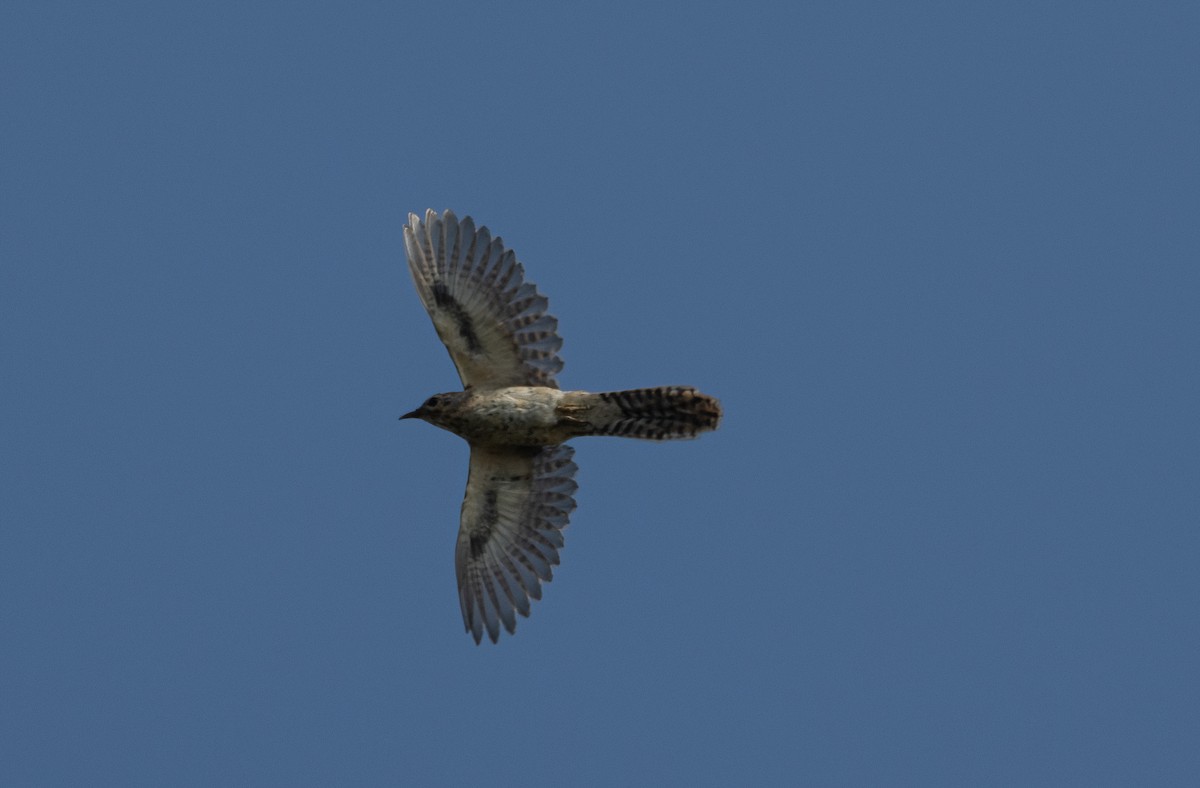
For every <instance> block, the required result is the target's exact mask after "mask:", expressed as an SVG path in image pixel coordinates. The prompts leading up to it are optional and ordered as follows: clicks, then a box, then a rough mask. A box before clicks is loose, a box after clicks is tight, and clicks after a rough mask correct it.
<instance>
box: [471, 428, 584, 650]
mask: <svg viewBox="0 0 1200 788" xmlns="http://www.w3.org/2000/svg"><path fill="white" fill-rule="evenodd" d="M574 453H575V450H574V449H572V448H571V447H570V446H562V445H559V446H546V447H544V448H541V449H537V448H515V447H514V448H499V449H495V448H487V449H485V448H481V447H479V446H474V445H472V446H471V473H470V476H469V477H468V479H467V495H466V497H465V498H464V499H463V506H462V523H461V525H460V526H459V529H458V545H457V547H456V549H455V552H454V565H455V569H456V570H457V572H458V599H459V602H460V603H461V605H462V614H463V623H464V624H465V625H466V628H467V631H468V632H470V633H471V634H472V635H473V636H474V638H475V642H476V643H479V642H480V640H481V639H482V638H483V632H484V629H485V628H486V629H487V634H488V637H489V638H491V640H492V642H493V643H495V642H496V640H497V639H499V637H500V625H501V624H503V625H504V628H505V629H507V630H508V632H509V634H512V633H513V632H514V631H515V630H516V627H517V620H516V616H515V613H520V614H521V615H523V616H528V615H529V600H530V599H531V598H532V599H541V598H542V581H543V580H545V581H549V580H550V579H551V577H552V569H551V567H552V566H554V565H556V564H558V551H559V549H560V548H562V546H563V535H562V529H564V528H566V527H567V521H568V519H569V518H570V516H571V512H572V511H573V510H574V509H575V499H574V498H573V497H572V495H573V494H574V492H575V490H576V488H577V486H578V485H576V484H575V481H574V479H573V478H572V477H574V475H575V470H576V465H575V463H574V462H573V461H572V460H571V457H572V455H574Z"/></svg>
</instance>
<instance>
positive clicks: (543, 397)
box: [454, 386, 569, 446]
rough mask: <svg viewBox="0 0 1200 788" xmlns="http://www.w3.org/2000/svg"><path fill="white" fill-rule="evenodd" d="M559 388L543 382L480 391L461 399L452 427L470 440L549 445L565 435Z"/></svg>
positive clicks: (486, 443)
mask: <svg viewBox="0 0 1200 788" xmlns="http://www.w3.org/2000/svg"><path fill="white" fill-rule="evenodd" d="M562 394H563V393H562V392H561V391H559V390H558V389H552V388H545V387H542V386H513V387H510V388H503V389H494V390H490V391H481V392H479V393H477V394H474V395H472V396H471V397H469V398H468V399H467V400H466V402H464V403H463V408H462V412H461V413H460V414H459V415H460V417H461V418H460V419H459V420H458V423H457V424H456V425H455V429H454V431H455V432H457V433H458V434H459V435H461V436H462V437H464V438H466V439H467V440H468V441H470V442H472V443H478V444H482V445H498V446H549V445H553V444H556V443H561V442H562V441H563V440H565V439H566V438H567V437H569V436H567V435H565V434H563V432H562V430H561V429H559V427H558V415H557V408H558V403H559V400H560V399H561V398H562Z"/></svg>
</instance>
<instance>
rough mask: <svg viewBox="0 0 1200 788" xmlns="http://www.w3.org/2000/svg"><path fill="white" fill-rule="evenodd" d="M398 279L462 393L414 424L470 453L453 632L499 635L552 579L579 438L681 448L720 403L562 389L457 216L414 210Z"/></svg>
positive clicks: (499, 250) (551, 357) (474, 234)
mask: <svg viewBox="0 0 1200 788" xmlns="http://www.w3.org/2000/svg"><path fill="white" fill-rule="evenodd" d="M404 248H405V251H406V252H407V254H408V270H409V272H410V273H411V274H412V278H413V283H414V284H415V285H416V287H417V294H418V295H419V296H420V297H421V303H423V304H424V305H425V309H426V310H427V311H428V312H429V316H430V317H431V318H433V325H434V328H435V329H437V333H438V336H439V337H440V338H441V340H442V342H443V343H444V344H445V345H446V349H447V350H449V351H450V359H451V361H453V362H454V366H455V367H456V368H457V369H458V376H459V377H460V378H461V379H462V384H463V391H454V392H449V393H446V394H436V395H434V396H432V397H430V398H429V399H427V400H425V402H424V404H422V405H421V407H419V408H417V409H416V410H414V411H412V412H411V413H406V414H404V415H403V416H401V417H400V418H402V419H409V418H415V419H422V420H424V421H427V422H429V423H430V424H433V425H435V426H438V427H441V428H442V429H446V430H449V431H450V432H453V433H455V434H456V435H458V436H460V437H462V438H464V439H466V441H467V443H469V444H470V446H471V460H470V471H469V474H468V476H467V492H466V496H465V497H464V498H463V504H462V517H461V521H460V523H459V529H458V543H457V545H456V547H455V551H454V566H455V570H456V572H457V575H458V599H459V604H460V605H461V607H462V615H463V623H464V625H465V626H466V630H467V632H469V633H471V635H472V636H473V637H474V638H475V642H476V644H478V643H480V642H481V641H482V639H483V633H484V631H485V630H486V632H487V635H488V637H489V638H490V639H491V641H492V642H493V643H495V642H496V641H497V640H498V639H499V637H500V627H501V626H503V627H504V629H506V630H508V632H509V634H512V633H513V632H514V631H515V630H516V627H517V619H516V614H518V613H519V614H521V615H522V616H528V615H529V602H530V600H531V599H541V597H542V581H547V582H548V581H549V580H550V579H551V577H552V567H553V566H554V565H556V564H558V551H559V550H560V549H561V548H562V546H563V535H562V531H563V529H564V528H566V526H567V521H568V519H569V518H570V516H571V512H572V511H573V510H574V509H575V500H574V498H573V495H574V493H575V490H576V489H577V485H576V484H575V481H574V478H573V477H574V476H575V471H576V465H575V463H574V461H573V460H572V459H571V458H572V457H573V456H574V453H575V450H574V449H573V448H571V447H570V446H567V445H565V443H564V442H565V441H567V440H570V439H571V438H577V437H581V436H584V435H619V436H624V437H629V438H643V439H646V440H656V441H657V440H671V439H675V438H694V437H696V436H697V435H699V434H700V433H702V432H708V431H709V430H714V429H716V428H717V424H718V423H719V422H720V420H721V404H720V402H718V401H717V400H716V399H715V398H713V397H710V396H708V395H706V394H701V393H700V392H699V391H696V390H695V389H693V388H691V387H689V386H660V387H657V388H647V389H633V390H630V391H611V392H602V393H590V392H586V391H562V390H560V389H559V387H558V383H557V382H556V381H555V379H554V376H555V375H556V374H557V373H558V372H559V371H560V370H561V369H562V366H563V363H562V360H561V359H560V358H559V357H558V350H559V348H560V347H562V339H561V338H560V337H559V336H558V320H557V319H556V318H554V317H553V316H552V315H549V314H547V313H546V308H547V306H548V303H549V302H548V301H547V299H546V297H545V296H544V295H542V294H541V293H539V292H538V289H537V287H535V286H534V285H533V283H531V282H527V281H525V278H524V275H525V270H524V268H523V266H522V265H521V263H519V262H518V261H517V258H516V256H515V255H514V254H513V252H512V250H511V249H506V248H505V246H504V242H503V241H502V240H501V239H500V238H499V237H496V238H493V237H492V235H491V233H489V232H488V229H487V228H486V227H478V228H476V227H475V223H474V222H473V221H471V218H470V217H463V219H462V220H461V221H460V220H459V219H458V218H456V217H455V215H454V213H453V212H451V211H446V212H445V213H444V214H442V215H441V216H439V215H438V214H437V212H435V211H433V210H429V211H426V213H425V219H424V221H422V220H421V218H420V217H419V216H417V215H416V214H409V219H408V224H407V225H406V226H405V228H404Z"/></svg>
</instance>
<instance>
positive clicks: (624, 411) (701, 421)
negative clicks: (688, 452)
mask: <svg viewBox="0 0 1200 788" xmlns="http://www.w3.org/2000/svg"><path fill="white" fill-rule="evenodd" d="M595 396H596V397H597V398H598V399H599V400H600V404H599V405H598V406H597V407H596V408H595V410H594V412H593V413H592V414H590V415H591V418H589V419H588V421H589V422H591V426H592V427H593V431H592V432H591V434H592V435H622V436H625V437H629V438H642V439H644V440H653V441H662V440H674V439H677V438H694V437H696V436H697V435H699V434H700V433H702V432H708V431H709V430H715V429H716V428H717V425H718V424H720V423H721V403H720V402H718V401H717V399H716V398H715V397H710V396H708V395H707V394H701V393H700V392H699V391H696V390H695V389H694V388H691V387H690V386H658V387H657V388H650V389H631V390H629V391H606V392H603V393H600V394H596V395H595Z"/></svg>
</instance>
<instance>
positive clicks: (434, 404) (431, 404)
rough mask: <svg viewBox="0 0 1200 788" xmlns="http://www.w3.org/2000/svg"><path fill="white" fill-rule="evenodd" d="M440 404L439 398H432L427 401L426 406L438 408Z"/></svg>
mask: <svg viewBox="0 0 1200 788" xmlns="http://www.w3.org/2000/svg"><path fill="white" fill-rule="evenodd" d="M438 402H439V400H438V398H437V397H430V398H429V399H427V400H426V401H425V404H426V405H428V406H429V407H431V408H436V407H437V406H438Z"/></svg>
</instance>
